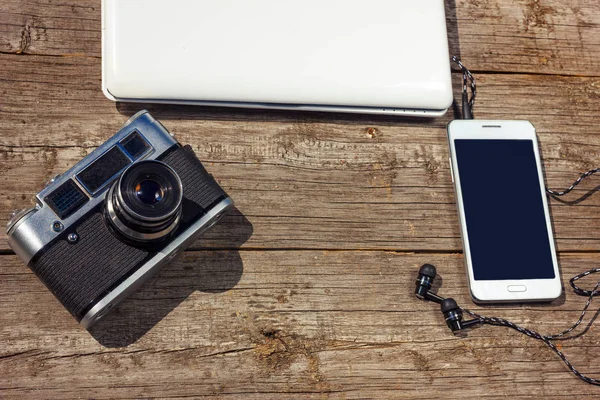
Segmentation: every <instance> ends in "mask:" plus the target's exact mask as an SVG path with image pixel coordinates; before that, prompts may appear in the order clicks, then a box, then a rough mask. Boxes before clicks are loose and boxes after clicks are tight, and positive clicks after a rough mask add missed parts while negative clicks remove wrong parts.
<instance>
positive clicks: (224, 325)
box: [0, 251, 600, 399]
mask: <svg viewBox="0 0 600 400" xmlns="http://www.w3.org/2000/svg"><path fill="white" fill-rule="evenodd" d="M599 261H600V259H599V257H598V255H563V256H561V259H560V262H561V266H562V274H563V277H564V280H565V281H566V280H567V279H568V277H570V276H571V275H572V274H575V273H576V272H578V271H580V270H582V269H583V268H586V267H590V266H593V265H597V264H598V262H599ZM2 262H3V264H2V270H1V271H2V279H3V280H4V282H5V284H3V285H2V286H0V298H2V307H3V312H2V313H1V314H0V340H1V341H2V343H3V347H2V351H1V353H0V374H1V376H2V377H3V379H2V383H1V384H0V385H1V388H2V393H3V398H12V397H19V396H26V397H28V396H29V397H36V398H56V399H63V398H67V397H71V396H77V397H84V398H88V397H93V398H135V397H154V396H157V397H165V398H170V397H174V398H178V397H185V396H192V397H195V396H198V397H201V396H207V397H208V396H212V395H217V396H219V397H223V398H228V397H231V398H237V397H239V398H241V397H244V398H277V397H281V396H283V393H285V394H286V395H285V397H286V398H323V397H328V396H329V397H330V398H369V397H384V398H432V397H436V396H435V393H438V394H441V393H445V391H446V390H447V389H448V387H449V386H450V387H452V391H453V397H458V398H462V397H463V396H464V397H465V398H467V397H488V396H489V397H494V395H496V394H500V393H513V394H518V395H519V396H523V397H525V396H541V395H548V396H550V397H553V396H556V397H560V396H567V395H572V396H573V395H574V396H586V395H591V394H594V393H597V389H596V388H594V387H592V386H589V385H585V384H580V383H579V382H578V381H576V380H574V379H572V378H571V376H570V375H569V373H568V371H567V370H566V368H565V366H564V365H563V364H562V363H561V362H560V361H559V360H558V359H557V358H556V357H555V356H554V355H553V353H551V352H550V351H549V350H547V349H546V348H545V347H544V346H543V345H542V344H540V343H538V342H535V341H532V340H531V339H528V338H526V337H523V336H521V335H518V334H516V333H513V332H511V331H508V330H506V329H504V328H492V327H489V328H488V327H484V328H480V329H477V330H475V331H472V332H471V333H470V334H469V337H468V338H456V337H454V336H452V334H451V333H450V332H449V331H448V330H447V328H445V325H444V321H443V317H442V315H441V313H440V312H439V309H438V306H436V305H434V304H426V303H422V302H421V301H419V300H417V299H416V298H415V297H414V296H413V294H412V293H413V291H414V279H415V277H416V272H417V269H418V266H419V265H421V264H422V263H424V262H432V263H435V264H436V265H437V266H438V268H439V270H440V274H441V277H442V279H443V283H442V287H441V288H440V289H439V292H440V294H443V295H447V296H455V297H456V298H457V300H458V301H459V302H461V303H463V304H466V305H468V304H470V301H469V299H468V296H466V293H468V289H467V287H466V278H465V274H464V267H463V260H462V257H461V256H460V255H421V254H419V255H408V254H402V253H396V252H381V251H375V252H369V251H362V252H357V251H351V252H346V251H279V252H257V251H240V252H231V251H201V252H188V253H186V254H185V255H184V256H183V257H182V258H180V259H178V260H177V261H176V262H174V263H173V264H171V265H170V266H168V267H167V268H165V269H164V270H163V271H162V272H161V273H160V275H159V276H157V277H156V278H155V279H153V280H152V281H150V282H149V283H148V284H146V285H145V287H144V288H143V289H142V290H141V291H139V292H138V293H136V294H135V295H134V296H133V297H132V298H131V299H129V300H127V301H126V302H124V303H123V304H122V305H121V306H119V307H118V308H117V309H116V310H115V311H114V313H113V314H111V315H109V316H107V319H106V320H105V321H104V322H102V323H101V325H98V326H96V327H95V328H94V329H93V330H92V335H90V334H88V333H87V332H86V331H84V330H83V329H81V328H80V327H79V326H78V325H77V324H76V323H75V321H74V320H72V319H71V318H70V316H69V315H68V313H67V312H66V311H65V310H64V309H63V308H62V307H61V306H60V305H59V304H58V302H57V301H56V300H55V299H54V298H53V297H52V295H51V294H50V293H49V292H48V291H47V290H46V289H45V288H44V287H43V285H42V284H41V283H39V282H38V281H37V280H36V279H34V277H33V276H32V274H31V273H30V272H29V271H28V270H27V269H26V268H25V267H24V266H22V265H21V263H20V261H19V260H18V259H17V258H16V257H14V256H10V257H8V256H5V257H2ZM586 284H591V282H586ZM583 302H584V299H583V298H581V297H577V296H575V295H573V294H572V293H571V292H570V291H568V290H567V291H566V293H565V296H564V297H563V298H562V299H561V300H560V301H558V302H557V303H556V304H553V305H549V306H539V305H537V306H517V305H515V306H506V307H493V308H489V309H481V308H479V307H474V308H475V309H477V310H480V311H481V312H482V313H486V314H493V315H497V316H503V317H507V318H511V319H513V320H514V321H515V322H518V323H522V324H525V325H527V326H529V327H533V328H535V329H539V330H541V331H543V332H554V331H559V330H561V329H562V328H564V327H566V326H567V325H568V323H569V322H571V321H573V322H574V321H575V319H576V318H577V316H578V314H579V308H580V307H581V306H582V303H583ZM152 324H156V325H155V326H154V327H153V329H152V330H150V331H149V332H147V333H146V332H145V330H147V329H149V328H150V327H151V325H152ZM32 327H35V329H32ZM144 333H145V335H143V334H144ZM141 335H143V336H142V337H141V338H140V336H141ZM599 344H600V341H599V339H598V337H597V335H596V334H595V333H594V330H592V332H591V333H590V334H589V335H588V336H586V337H584V338H582V339H576V340H575V341H573V342H565V343H564V344H563V350H564V351H565V352H566V353H567V354H568V355H569V356H571V357H572V358H573V359H574V360H576V361H575V363H576V365H577V366H578V367H580V368H582V369H583V370H586V371H589V372H592V373H593V372H596V373H600V370H599V369H598V365H597V362H596V361H595V360H596V356H595V348H596V346H598V345H599ZM124 345H129V346H128V347H122V346H124ZM515 385H516V388H517V389H518V390H516V391H514V388H515ZM236 396H237V397H236Z"/></svg>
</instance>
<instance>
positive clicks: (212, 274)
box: [89, 208, 253, 348]
mask: <svg viewBox="0 0 600 400" xmlns="http://www.w3.org/2000/svg"><path fill="white" fill-rule="evenodd" d="M252 232H253V227H252V224H251V223H250V221H248V219H246V217H245V216H244V215H243V214H242V213H241V212H240V211H239V210H238V209H237V208H233V209H232V210H230V211H229V212H228V214H227V215H226V216H224V217H223V219H222V220H221V221H220V222H219V223H218V224H217V225H215V226H214V227H213V228H212V229H211V230H210V231H208V232H207V233H205V234H204V235H203V236H202V237H201V238H200V241H199V242H197V243H203V244H206V245H208V246H210V245H211V244H212V243H213V242H216V243H219V247H218V248H216V247H214V248H210V249H206V248H204V249H202V248H196V250H194V247H192V248H191V250H190V249H188V250H187V251H185V252H184V253H183V254H182V255H180V256H178V257H176V258H175V259H174V260H173V261H172V262H171V263H169V264H168V265H166V266H165V267H164V268H163V269H162V270H161V271H160V272H159V273H158V274H157V275H156V276H155V277H153V278H151V279H150V280H149V281H148V282H146V283H145V284H144V285H143V286H142V288H141V289H140V290H138V291H137V292H135V293H134V294H133V295H132V296H131V297H129V298H127V299H126V300H124V301H123V302H122V303H120V304H119V305H118V306H117V307H116V308H115V309H114V310H112V311H111V312H110V313H109V314H108V315H106V316H105V317H104V318H103V319H101V320H100V321H99V322H98V323H96V324H95V325H94V326H92V327H91V328H90V329H89V333H90V334H91V335H92V336H93V337H94V339H96V340H97V341H98V343H100V344H101V345H103V346H105V347H109V348H118V347H126V346H129V345H131V344H133V343H135V342H137V341H138V340H139V339H140V338H142V337H143V336H144V335H145V334H146V333H147V332H148V331H150V330H151V329H152V328H153V327H154V326H156V324H158V323H159V322H160V321H162V320H163V319H164V318H165V317H166V316H167V315H168V314H169V313H170V312H171V311H173V310H174V309H175V308H176V307H178V306H179V305H180V304H181V303H182V302H183V301H185V300H186V299H187V298H188V297H189V296H190V295H191V294H192V293H194V292H196V291H200V292H203V293H209V294H215V293H223V292H226V291H228V290H231V289H232V288H234V287H235V286H236V285H237V284H238V282H239V281H240V279H241V277H242V274H243V272H244V268H243V262H242V259H241V256H240V253H239V251H238V250H237V249H239V247H241V246H242V245H243V244H244V243H245V242H246V241H247V240H248V239H249V238H250V236H251V235H252ZM224 238H226V239H224ZM189 323H193V320H190V321H189Z"/></svg>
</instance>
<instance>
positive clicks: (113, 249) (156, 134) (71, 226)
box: [7, 111, 233, 328]
mask: <svg viewBox="0 0 600 400" xmlns="http://www.w3.org/2000/svg"><path fill="white" fill-rule="evenodd" d="M36 203H37V204H36V206H35V207H34V208H32V209H28V210H23V211H20V212H18V213H16V214H14V216H13V218H12V219H11V221H10V222H9V223H8V228H7V233H8V243H9V245H10V247H11V248H12V249H13V250H14V251H15V253H16V254H17V255H18V256H19V257H20V258H21V259H22V260H23V261H24V262H25V263H26V264H27V265H28V266H29V267H30V268H31V269H32V270H33V272H35V274H36V275H37V276H38V278H39V279H40V280H41V281H42V282H43V283H44V284H45V285H46V286H47V287H48V289H50V290H51V291H52V293H54V295H55V296H56V297H57V298H58V300H60V302H61V303H62V304H63V305H64V306H65V308H66V309H67V310H69V312H70V313H71V314H72V315H73V316H74V317H75V318H76V319H77V320H78V321H79V322H80V323H81V325H83V326H84V327H85V328H89V327H90V326H91V325H92V324H94V323H95V322H96V321H98V320H99V319H100V318H102V317H103V316H104V315H105V314H106V313H108V311H110V309H112V308H113V307H114V306H115V305H116V304H117V303H119V302H120V301H121V300H123V299H124V298H126V297H127V296H128V295H130V294H131V293H132V292H133V291H135V290H136V289H137V288H138V287H139V286H140V285H141V284H142V283H143V282H144V281H146V280H147V279H148V278H149V277H150V276H152V274H153V273H155V272H157V271H158V270H159V269H160V268H161V267H162V266H163V265H164V264H166V263H167V262H169V261H170V260H171V259H172V258H173V257H175V255H177V254H178V253H179V252H181V251H183V250H184V249H185V248H186V247H188V246H189V245H191V244H192V243H193V242H194V240H195V239H196V238H197V237H198V236H199V235H200V234H201V233H203V232H204V231H206V230H207V229H208V228H210V227H211V226H212V225H214V224H215V223H216V222H217V221H218V220H219V218H220V217H221V216H222V215H223V214H224V213H225V211H226V210H227V209H228V208H230V207H232V205H233V202H232V200H231V199H230V198H229V197H228V196H227V194H226V193H225V191H223V189H222V188H221V187H220V186H219V185H218V184H217V182H216V181H215V180H214V179H213V177H212V176H211V175H210V174H208V172H206V170H205V169H204V166H203V165H202V163H201V162H200V161H199V160H198V158H197V157H196V155H195V154H194V152H193V150H192V149H191V147H189V146H181V145H180V144H179V143H177V141H176V140H175V139H174V138H173V137H172V136H171V134H170V133H169V132H168V131H167V130H166V129H165V128H164V127H163V126H162V125H161V124H160V123H159V122H158V121H156V120H155V119H154V118H152V116H151V115H150V114H149V113H148V112H147V111H141V112H139V113H137V114H136V115H134V116H133V117H132V118H131V119H130V120H129V121H128V122H127V123H126V124H125V125H124V126H123V128H122V129H121V130H120V131H119V132H118V133H117V134H116V135H115V136H113V137H112V138H110V139H109V140H108V141H107V142H106V143H104V144H103V145H101V146H100V147H98V148H97V149H96V150H94V151H93V152H92V153H91V154H90V155H88V156H87V157H85V158H84V159H83V160H81V161H80V162H79V163H77V164H76V165H75V166H74V167H72V168H71V169H70V170H68V171H67V172H65V173H64V174H62V175H59V176H57V177H55V178H54V179H52V180H51V181H50V183H49V184H48V185H47V186H46V188H44V189H43V190H42V191H41V192H40V193H38V194H37V196H36Z"/></svg>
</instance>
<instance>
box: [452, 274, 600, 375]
mask: <svg viewBox="0 0 600 400" xmlns="http://www.w3.org/2000/svg"><path fill="white" fill-rule="evenodd" d="M597 272H600V268H596V269H592V270H589V271H586V272H584V273H582V274H579V275H576V276H574V277H573V278H571V280H570V282H569V283H570V284H571V287H573V290H574V291H575V293H576V294H578V295H581V296H585V295H587V296H588V299H587V302H586V303H585V306H584V307H583V310H582V311H581V315H580V316H579V319H578V320H577V322H575V324H573V326H571V327H570V328H568V329H566V330H564V331H562V332H560V333H557V334H554V335H542V334H541V333H539V332H536V331H534V330H532V329H527V328H524V327H522V326H519V325H517V324H515V323H513V322H511V321H508V320H506V319H503V318H496V317H485V316H483V315H479V314H477V313H475V312H473V311H471V310H468V309H466V308H462V311H463V312H465V313H467V314H469V315H471V316H472V317H473V318H475V319H476V320H478V321H479V322H480V323H481V324H486V325H493V326H505V327H507V328H511V329H514V330H516V331H517V332H519V333H522V334H523V335H526V336H529V337H530V338H533V339H537V340H541V341H542V342H544V343H545V344H546V345H547V346H548V347H549V348H550V349H551V350H552V351H554V352H555V353H556V354H557V355H558V357H560V359H561V360H562V361H563V362H564V363H565V365H566V366H567V367H568V368H569V370H570V371H571V372H572V373H573V374H574V375H575V376H577V377H578V378H579V379H581V380H582V381H584V382H587V383H589V384H592V385H597V386H600V380H598V379H595V378H591V377H589V376H587V375H585V374H583V373H581V372H580V371H579V370H577V368H575V367H574V366H573V364H572V363H571V362H570V361H569V359H568V358H567V356H565V354H564V353H563V352H562V351H561V350H560V349H559V348H558V347H557V346H556V345H555V344H554V343H553V342H552V341H553V340H570V339H575V338H577V337H579V336H582V335H583V334H584V333H585V331H584V332H583V333H582V334H581V335H575V336H566V335H567V334H569V333H571V332H573V331H574V330H575V329H577V327H578V326H579V325H581V322H582V321H583V318H584V317H585V314H586V312H587V310H588V308H589V307H590V304H591V303H592V301H593V298H594V297H595V296H597V295H598V294H600V292H598V288H599V287H600V282H598V283H596V286H595V287H594V289H593V290H591V291H588V290H583V289H581V288H579V287H578V286H577V285H576V284H575V282H576V281H577V280H579V279H581V278H583V277H586V276H588V275H591V274H593V273H597ZM592 322H593V320H592Z"/></svg>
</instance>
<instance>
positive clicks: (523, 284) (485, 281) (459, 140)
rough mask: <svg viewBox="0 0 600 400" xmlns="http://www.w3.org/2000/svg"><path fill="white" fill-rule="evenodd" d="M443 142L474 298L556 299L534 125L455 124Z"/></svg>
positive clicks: (553, 255) (553, 252)
mask: <svg viewBox="0 0 600 400" xmlns="http://www.w3.org/2000/svg"><path fill="white" fill-rule="evenodd" d="M448 139H449V142H450V155H451V157H450V169H451V173H452V178H453V182H454V187H455V190H456V197H457V205H458V212H459V218H460V228H461V235H462V239H463V248H464V254H465V263H466V267H467V274H468V277H469V287H470V290H471V297H472V298H473V300H474V301H475V302H476V303H489V302H514V301H519V302H522V301H551V300H554V299H556V298H558V297H559V296H560V295H561V292H562V286H561V281H560V274H559V270H558V261H557V258H556V249H555V246H554V238H553V235H552V224H551V221H550V214H549V212H548V201H547V197H546V187H545V185H544V178H543V174H542V164H541V160H540V153H539V148H538V142H537V137H536V134H535V128H534V127H533V125H531V123H529V122H528V121H483V120H456V121H452V122H451V123H450V124H449V125H448Z"/></svg>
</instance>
